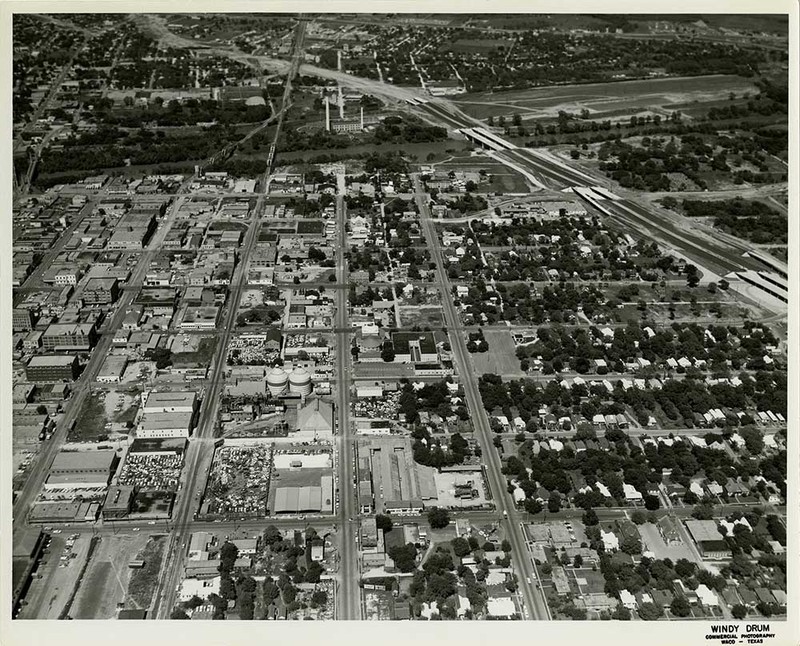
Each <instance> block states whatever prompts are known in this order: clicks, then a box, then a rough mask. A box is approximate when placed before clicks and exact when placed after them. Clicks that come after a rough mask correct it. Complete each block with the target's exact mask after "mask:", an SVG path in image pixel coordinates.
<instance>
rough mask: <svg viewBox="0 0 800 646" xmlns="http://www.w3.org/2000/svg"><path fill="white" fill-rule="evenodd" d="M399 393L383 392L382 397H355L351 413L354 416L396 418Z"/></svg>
mask: <svg viewBox="0 0 800 646" xmlns="http://www.w3.org/2000/svg"><path fill="white" fill-rule="evenodd" d="M399 401H400V393H399V392H394V393H384V394H383V397H380V398H378V397H376V398H372V397H370V398H367V399H356V400H354V401H353V415H354V416H355V417H368V418H370V419H375V418H379V417H382V418H385V419H397V418H398V412H397V411H398V410H399V409H398V407H397V404H398V402H399Z"/></svg>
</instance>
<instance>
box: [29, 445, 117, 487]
mask: <svg viewBox="0 0 800 646" xmlns="http://www.w3.org/2000/svg"><path fill="white" fill-rule="evenodd" d="M118 462H119V458H118V457H117V454H116V453H115V452H114V451H79V452H68V451H62V452H61V453H59V454H58V455H56V458H55V460H53V466H52V468H51V469H50V477H49V478H48V479H47V483H46V484H45V488H46V489H53V488H82V487H102V486H105V485H107V484H108V481H109V480H110V479H111V474H112V473H114V471H115V470H116V466H117V463H118Z"/></svg>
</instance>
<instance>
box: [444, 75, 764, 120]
mask: <svg viewBox="0 0 800 646" xmlns="http://www.w3.org/2000/svg"><path fill="white" fill-rule="evenodd" d="M731 92H733V93H735V94H737V95H741V94H742V93H744V92H749V93H751V94H756V93H757V92H758V89H757V88H756V87H755V85H753V83H752V82H751V81H749V80H747V79H744V78H741V77H738V76H728V75H722V74H718V75H714V76H702V77H691V78H664V79H649V80H644V81H620V82H617V83H589V84H586V85H563V86H556V87H543V88H533V89H529V90H514V91H510V92H481V93H477V94H465V95H462V96H460V97H459V98H457V99H455V102H456V103H457V104H458V105H459V107H460V108H461V109H462V110H464V111H465V112H466V113H467V114H469V115H471V116H473V117H477V118H479V119H485V118H487V117H489V116H499V115H509V114H512V113H514V112H519V113H520V114H521V115H523V117H524V116H525V113H529V114H530V115H531V116H542V117H544V116H557V114H558V110H565V111H568V112H576V111H580V110H581V109H582V108H586V109H587V110H589V112H590V113H597V112H600V113H605V112H607V111H612V110H615V109H617V108H622V107H625V108H628V109H639V108H643V107H646V106H651V107H652V106H663V107H665V108H667V109H671V106H672V105H673V104H674V105H679V104H686V103H687V102H691V101H719V100H720V99H726V98H727V97H728V95H729V94H730V93H731Z"/></svg>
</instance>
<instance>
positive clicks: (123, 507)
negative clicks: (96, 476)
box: [102, 485, 136, 519]
mask: <svg viewBox="0 0 800 646" xmlns="http://www.w3.org/2000/svg"><path fill="white" fill-rule="evenodd" d="M135 497H136V490H135V489H134V487H133V486H132V485H112V486H110V487H109V488H108V494H106V501H105V503H103V512H102V513H103V518H104V519H114V518H124V517H125V516H127V515H128V514H129V513H131V509H132V508H133V500H134V498H135Z"/></svg>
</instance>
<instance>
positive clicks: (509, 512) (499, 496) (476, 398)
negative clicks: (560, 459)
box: [413, 175, 549, 619]
mask: <svg viewBox="0 0 800 646" xmlns="http://www.w3.org/2000/svg"><path fill="white" fill-rule="evenodd" d="M413 181H414V191H415V193H416V201H417V206H418V207H419V212H420V222H421V224H422V229H423V231H424V234H425V239H426V241H427V243H428V248H429V249H430V252H431V255H432V256H433V259H434V261H435V262H436V271H437V273H438V274H439V280H440V281H441V284H442V285H444V286H447V285H448V284H449V279H448V277H447V272H446V271H445V269H444V263H443V260H442V253H441V246H440V243H439V237H438V235H437V234H436V229H435V226H434V221H433V219H432V218H431V215H430V212H429V210H428V195H427V193H425V191H424V190H423V187H422V184H421V182H420V179H419V176H418V175H414V176H413ZM441 298H442V306H443V309H444V316H445V322H446V323H447V325H448V328H449V327H450V326H451V325H452V326H455V325H456V324H457V322H458V314H457V312H456V309H455V306H454V305H453V298H452V294H451V292H450V289H449V288H447V287H445V288H444V289H443V290H442V294H441ZM449 337H450V345H451V347H452V349H453V357H454V359H455V362H456V365H457V366H458V367H459V371H458V373H459V375H460V378H461V383H462V385H463V386H464V393H465V395H466V399H467V404H468V406H469V409H470V411H471V419H472V421H473V424H474V427H475V432H476V436H477V437H478V439H479V440H480V443H481V449H482V451H483V460H484V462H485V464H486V473H487V474H488V476H489V484H490V486H491V490H492V494H493V496H494V503H495V506H496V508H497V510H498V511H499V512H500V513H501V514H502V519H503V521H502V522H503V529H504V533H505V536H506V538H507V539H508V540H509V541H510V543H511V547H512V559H513V561H514V569H515V570H516V572H517V573H518V577H517V578H518V583H519V589H520V591H521V593H522V596H523V598H524V600H525V610H526V612H525V613H524V617H525V618H526V619H529V618H531V614H532V616H533V618H534V619H547V618H548V616H549V613H548V609H547V601H546V599H545V597H544V593H543V592H542V591H541V590H534V588H533V585H532V584H531V583H529V582H528V581H529V575H530V574H531V565H530V560H529V559H528V558H527V551H526V550H527V548H526V545H525V537H524V535H523V532H522V529H521V526H520V515H519V514H518V513H517V510H516V508H515V506H514V505H512V504H509V501H508V494H507V492H506V480H505V477H504V476H503V474H502V473H501V460H500V456H499V455H498V452H497V451H496V450H495V448H494V446H493V444H492V431H491V428H490V427H489V420H488V418H487V416H486V412H485V411H484V408H483V403H482V400H481V396H480V392H479V390H478V384H477V380H476V376H475V374H474V373H473V372H472V371H471V370H470V362H469V356H468V353H467V347H466V342H465V340H464V336H463V335H462V334H459V333H452V332H451V333H450V334H449Z"/></svg>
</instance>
